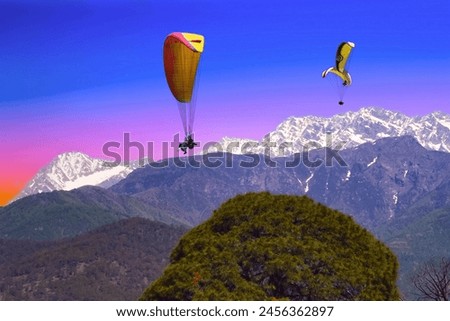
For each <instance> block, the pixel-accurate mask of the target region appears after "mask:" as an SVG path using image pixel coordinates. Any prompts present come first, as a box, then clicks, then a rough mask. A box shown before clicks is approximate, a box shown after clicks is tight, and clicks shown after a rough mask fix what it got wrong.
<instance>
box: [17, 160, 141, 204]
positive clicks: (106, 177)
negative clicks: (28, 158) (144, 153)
mask: <svg viewBox="0 0 450 321" xmlns="http://www.w3.org/2000/svg"><path fill="white" fill-rule="evenodd" d="M137 167H138V164H137V163H133V164H131V165H129V166H125V165H117V166H111V165H110V164H109V163H108V162H106V161H104V160H101V159H97V158H92V157H90V156H88V155H86V154H83V153H80V152H67V153H63V154H60V155H58V156H56V157H55V158H54V159H53V160H52V161H51V162H50V163H49V164H48V165H47V166H45V167H43V168H42V169H41V170H40V171H39V172H38V173H37V174H36V175H35V176H34V178H33V179H32V180H31V181H30V182H29V183H28V184H27V186H26V187H25V188H24V189H23V190H22V192H20V194H19V195H17V196H16V198H15V199H14V200H17V199H20V198H22V197H25V196H28V195H32V194H37V193H43V192H51V191H54V190H66V191H67V190H72V189H75V188H78V187H81V186H85V185H96V186H102V187H109V186H111V185H113V184H115V183H117V182H118V181H119V180H121V179H123V178H125V177H126V176H127V175H128V174H129V173H130V172H132V171H133V170H134V169H135V168H137Z"/></svg>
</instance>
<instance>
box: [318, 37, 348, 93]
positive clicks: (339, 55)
mask: <svg viewBox="0 0 450 321" xmlns="http://www.w3.org/2000/svg"><path fill="white" fill-rule="evenodd" d="M354 47H355V44H354V43H353V42H343V43H341V44H340V45H339V47H338V49H337V51H336V65H335V66H334V67H330V68H328V69H326V70H324V71H323V72H322V78H325V77H326V75H328V73H330V72H331V73H333V74H335V75H337V76H338V77H340V78H341V79H342V80H343V85H344V86H350V85H351V84H352V77H351V76H350V74H349V73H348V71H347V70H346V69H345V67H346V65H347V61H348V58H349V57H350V53H351V51H352V49H353V48H354Z"/></svg>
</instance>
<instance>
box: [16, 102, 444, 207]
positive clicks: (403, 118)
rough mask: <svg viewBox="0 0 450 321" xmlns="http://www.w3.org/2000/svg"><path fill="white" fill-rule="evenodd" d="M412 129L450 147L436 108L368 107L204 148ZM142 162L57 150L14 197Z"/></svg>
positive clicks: (98, 179) (422, 138)
mask: <svg viewBox="0 0 450 321" xmlns="http://www.w3.org/2000/svg"><path fill="white" fill-rule="evenodd" d="M404 135H409V136H412V137H414V138H415V139H416V140H417V141H418V142H419V143H420V144H421V145H422V146H423V147H425V148H426V149H429V150H437V151H445V152H449V151H450V115H447V114H444V113H441V112H434V113H431V114H428V115H425V116H421V117H409V116H407V115H405V114H402V113H399V112H394V111H390V110H386V109H382V108H375V107H366V108H361V109H360V110H358V111H356V112H353V111H349V112H346V113H342V114H338V115H335V116H333V117H330V118H325V117H317V116H305V117H289V118H288V119H286V120H285V121H283V122H282V123H281V124H280V125H279V126H278V127H277V128H276V129H275V130H274V131H272V132H270V133H268V134H267V135H265V136H264V137H263V138H261V140H259V141H258V140H251V139H245V138H229V137H224V138H223V139H221V140H220V141H219V142H217V143H216V144H213V145H212V146H210V147H209V148H208V149H207V150H205V151H203V153H204V154H207V153H208V152H214V151H224V152H229V153H233V154H270V155H271V156H288V155H292V154H294V153H299V152H303V151H304V150H305V148H307V149H309V150H311V149H317V148H321V147H333V148H336V147H338V148H350V147H355V146H358V145H360V144H363V143H367V142H374V141H375V140H377V139H380V138H384V137H398V136H404ZM138 167H139V163H138V161H135V162H132V163H131V164H129V165H118V166H108V162H107V161H105V160H101V159H96V158H92V157H90V156H88V155H85V154H83V153H79V152H69V153H64V154H61V155H58V156H57V157H56V158H55V159H54V160H52V161H51V162H50V163H49V164H48V165H47V166H45V167H44V168H42V169H41V170H40V171H39V172H38V173H37V174H36V175H35V177H34V178H33V179H32V180H31V181H30V182H29V183H28V184H27V186H26V187H25V188H24V189H23V190H22V192H21V193H20V194H19V195H17V196H16V197H15V198H14V200H13V201H15V200H17V199H20V198H22V197H24V196H28V195H32V194H37V193H41V192H50V191H54V190H71V189H74V188H78V187H81V186H85V185H94V186H100V187H105V188H107V187H110V186H112V185H114V184H115V183H117V182H119V181H120V180H121V179H123V178H125V177H126V176H127V175H128V174H129V173H131V172H132V171H133V170H135V169H136V168H138Z"/></svg>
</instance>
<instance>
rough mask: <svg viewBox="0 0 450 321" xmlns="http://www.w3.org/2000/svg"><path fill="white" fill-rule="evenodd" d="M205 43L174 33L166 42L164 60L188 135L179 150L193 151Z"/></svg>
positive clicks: (187, 35) (199, 37)
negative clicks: (200, 72) (199, 77)
mask: <svg viewBox="0 0 450 321" xmlns="http://www.w3.org/2000/svg"><path fill="white" fill-rule="evenodd" d="M204 44H205V39H204V37H203V36H202V35H198V34H194V33H186V32H174V33H171V34H170V35H168V36H167V37H166V40H165V41H164V49H163V58H164V72H165V75H166V80H167V84H168V85H169V88H170V91H171V92H172V95H173V96H174V97H175V99H176V100H177V103H178V110H179V112H180V116H181V120H182V122H183V128H184V133H185V141H184V142H183V143H180V144H179V146H178V147H179V148H180V149H181V150H182V151H183V152H184V153H185V154H186V150H187V149H188V148H189V149H193V148H194V146H196V145H197V143H195V142H194V140H193V137H192V134H193V129H194V128H193V127H194V117H195V106H196V95H195V91H196V87H197V84H196V83H197V81H198V77H197V69H198V65H199V62H200V57H201V54H202V52H203V47H204Z"/></svg>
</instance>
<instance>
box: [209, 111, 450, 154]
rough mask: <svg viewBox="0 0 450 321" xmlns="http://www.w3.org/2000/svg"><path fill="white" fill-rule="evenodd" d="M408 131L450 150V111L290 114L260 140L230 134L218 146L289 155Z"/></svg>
mask: <svg viewBox="0 0 450 321" xmlns="http://www.w3.org/2000/svg"><path fill="white" fill-rule="evenodd" d="M405 135H410V136H413V137H415V138H416V139H417V140H418V142H419V143H420V144H421V145H422V146H423V147H425V148H427V149H429V150H437V151H444V152H450V115H447V114H444V113H442V112H433V113H431V114H428V115H425V116H417V117H410V116H407V115H405V114H403V113H400V112H394V111H390V110H386V109H382V108H376V107H365V108H361V109H360V110H358V111H356V112H355V111H348V112H345V113H342V114H338V115H334V116H332V117H330V118H325V117H318V116H305V117H289V118H287V119H286V120H285V121H283V122H282V123H281V124H280V125H278V126H277V128H276V129H275V130H274V131H272V132H270V133H268V134H267V135H266V136H264V137H263V138H262V139H261V140H260V141H255V140H247V139H243V138H228V137H226V138H224V139H222V140H221V141H219V142H218V143H217V144H216V145H215V146H214V147H215V148H216V149H217V148H218V149H221V150H223V151H232V152H233V153H235V154H250V153H256V154H262V153H264V154H268V153H270V155H272V156H286V155H290V154H293V153H297V152H302V151H303V150H304V149H305V148H307V149H317V148H321V147H336V146H339V147H340V148H350V147H355V146H357V145H360V144H363V143H367V142H373V141H375V140H377V139H380V138H384V137H398V136H405ZM244 145H245V146H244ZM230 146H232V147H230Z"/></svg>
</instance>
